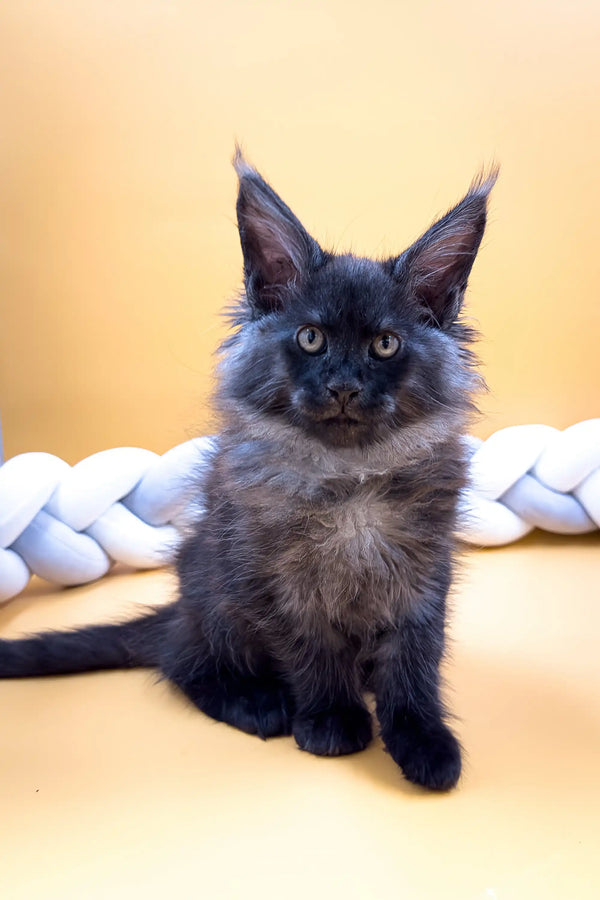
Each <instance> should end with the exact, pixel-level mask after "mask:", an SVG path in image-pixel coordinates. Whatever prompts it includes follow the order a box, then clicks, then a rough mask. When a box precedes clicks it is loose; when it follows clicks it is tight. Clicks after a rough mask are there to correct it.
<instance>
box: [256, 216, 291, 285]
mask: <svg viewBox="0 0 600 900" xmlns="http://www.w3.org/2000/svg"><path fill="white" fill-rule="evenodd" d="M245 219H246V229H247V233H248V236H249V237H251V240H252V243H253V245H254V246H255V248H256V249H257V250H258V253H259V255H260V258H261V260H262V267H263V273H262V274H263V279H264V281H265V284H273V285H284V284H287V283H288V282H289V281H293V280H294V278H296V277H297V275H298V274H299V273H300V272H301V271H302V267H303V263H304V257H305V255H306V251H305V247H304V246H303V245H302V243H301V241H300V240H299V238H298V235H297V234H296V232H295V229H294V227H293V225H289V226H288V224H287V223H286V222H285V220H284V219H282V218H275V217H274V218H270V217H268V216H266V215H265V214H264V211H263V210H261V209H258V208H257V207H256V206H254V207H253V208H251V209H250V210H248V213H247V214H246V216H245Z"/></svg>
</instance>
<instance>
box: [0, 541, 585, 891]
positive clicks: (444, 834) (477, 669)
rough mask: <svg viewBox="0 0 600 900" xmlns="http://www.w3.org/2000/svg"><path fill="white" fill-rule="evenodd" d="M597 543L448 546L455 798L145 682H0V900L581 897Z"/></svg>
mask: <svg viewBox="0 0 600 900" xmlns="http://www.w3.org/2000/svg"><path fill="white" fill-rule="evenodd" d="M599 575H600V540H599V538H598V535H593V536H589V537H587V538H581V539H572V540H563V539H558V538H552V537H542V536H535V537H531V538H528V539H526V540H525V541H522V542H520V543H519V544H517V545H514V546H512V547H509V548H505V549H502V550H493V551H490V550H487V551H478V552H472V553H469V554H468V556H467V558H466V561H465V568H464V574H463V579H462V581H461V584H460V585H459V586H458V587H457V590H456V592H455V601H454V606H455V611H454V617H453V627H452V634H453V653H452V658H451V660H449V662H448V666H447V677H448V682H449V693H450V694H451V705H452V706H453V708H454V710H455V712H456V713H457V715H458V717H459V718H458V722H457V728H458V731H459V733H460V736H461V738H462V740H463V742H464V745H465V747H466V749H467V759H466V766H465V773H464V777H463V779H462V781H461V784H460V787H459V789H458V790H457V791H455V792H453V793H451V794H448V795H444V796H435V795H429V794H426V793H423V792H422V791H420V790H417V789H415V788H413V787H411V786H409V785H407V784H406V783H405V782H404V781H403V779H402V777H401V775H400V772H399V770H397V769H396V767H395V765H394V763H393V762H392V760H391V759H390V758H389V757H388V756H387V755H385V754H384V753H383V750H382V747H381V744H380V743H379V742H376V743H375V744H374V745H373V746H372V747H371V748H369V750H367V751H366V752H364V753H362V754H359V755H356V756H352V757H346V758H343V759H331V760H327V759H317V758H315V757H311V756H309V755H307V754H304V753H301V752H300V751H298V750H297V749H296V748H295V745H294V743H293V741H292V740H291V739H288V738H281V739H276V740H271V741H268V742H262V741H259V740H258V739H256V738H253V737H249V736H246V735H244V734H242V733H239V732H237V731H235V730H234V729H232V728H230V727H228V726H225V725H220V724H216V723H214V722H212V721H211V720H209V719H207V718H206V717H204V716H203V715H202V714H200V713H198V712H196V711H195V710H194V709H192V708H191V707H190V706H189V705H188V704H187V703H186V702H185V701H184V700H183V698H182V697H181V696H179V695H178V694H176V693H175V692H174V691H172V690H171V689H170V688H169V687H168V686H167V685H166V684H164V683H162V684H156V683H155V678H154V676H153V674H152V673H151V672H149V671H137V672H126V673H121V672H114V673H101V674H90V675H84V676H74V677H65V678H50V679H45V680H31V681H14V682H2V683H0V708H1V709H2V719H3V722H2V728H1V731H0V734H1V735H2V736H1V738H0V809H1V816H0V833H1V837H0V896H1V897H2V898H5V900H25V898H26V900H33V898H35V900H40V898H42V900H54V898H56V900H58V898H61V900H71V898H77V900H99V898H102V900H105V898H106V900H108V898H110V900H120V898H128V900H131V898H134V900H135V898H138V897H139V898H145V900H146V898H159V897H160V898H164V897H170V896H177V897H178V898H188V897H189V898H197V897H202V898H210V900H212V898H218V900H221V898H223V900H225V898H227V900H230V898H232V900H233V898H254V897H257V898H258V897H260V898H264V900H270V898H275V897H280V896H282V897H286V898H287V900H296V898H303V900H307V898H317V900H320V898H327V900H337V898H342V897H343V898H346V900H354V898H357V900H358V898H361V900H362V898H371V897H373V898H384V897H390V898H391V897H393V898H400V900H413V898H414V900H422V898H427V900H429V898H436V900H437V898H445V900H489V898H497V900H537V898H540V900H541V898H543V900H597V898H598V897H600V873H599V869H600V866H599V862H598V860H599V859H600V775H599V772H600V708H599V707H600V704H599V693H598V688H599V687H600V663H599V652H598V643H599V633H600V629H599V626H600V602H599V601H600V590H599ZM172 590H173V581H172V579H171V576H170V575H169V574H168V573H166V572H155V573H145V574H139V573H138V574H120V575H116V574H115V575H113V576H111V577H109V578H107V579H104V580H103V581H101V582H99V583H97V584H94V585H91V586H88V587H83V588H77V589H73V590H68V591H62V592H55V591H51V590H49V589H48V588H47V587H46V586H44V585H43V584H41V583H38V584H33V585H32V587H31V588H30V589H29V591H28V593H27V594H26V595H24V596H23V597H22V598H20V599H18V600H16V601H13V602H12V603H9V604H7V605H6V606H5V607H4V608H2V609H1V610H0V632H1V633H2V634H3V635H6V636H8V635H10V636H13V635H16V634H19V633H21V632H23V631H30V630H35V629H37V628H43V627H56V626H61V625H67V624H72V623H75V622H85V621H93V620H99V619H107V618H111V617H114V616H115V615H117V616H118V615H120V614H122V613H124V612H126V611H129V610H131V608H132V607H133V606H139V605H141V604H146V603H154V602H157V601H159V600H163V599H166V598H168V596H169V594H170V592H171V591H172Z"/></svg>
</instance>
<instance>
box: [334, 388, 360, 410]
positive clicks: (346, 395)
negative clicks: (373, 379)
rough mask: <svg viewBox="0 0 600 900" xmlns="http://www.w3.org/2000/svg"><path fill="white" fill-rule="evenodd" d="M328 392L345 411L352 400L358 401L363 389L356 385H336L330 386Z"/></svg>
mask: <svg viewBox="0 0 600 900" xmlns="http://www.w3.org/2000/svg"><path fill="white" fill-rule="evenodd" d="M327 390H328V392H329V394H330V395H331V396H332V397H334V398H335V399H336V400H337V402H338V403H339V404H340V406H341V407H342V409H343V408H344V406H347V405H348V404H349V403H350V402H351V401H352V400H356V398H357V397H358V395H359V394H360V392H361V390H362V388H360V387H359V386H358V385H356V384H353V385H348V384H336V385H335V386H333V385H328V387H327Z"/></svg>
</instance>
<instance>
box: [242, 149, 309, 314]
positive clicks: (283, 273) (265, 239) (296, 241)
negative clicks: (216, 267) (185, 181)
mask: <svg viewBox="0 0 600 900" xmlns="http://www.w3.org/2000/svg"><path fill="white" fill-rule="evenodd" d="M233 164H234V166H235V170H236V172H237V174H238V178H239V192H238V198H237V218H238V229H239V232H240V241H241V244H242V253H243V255H244V279H245V282H246V294H247V297H248V301H249V302H250V304H251V305H252V306H253V307H254V308H255V309H257V311H258V312H261V313H266V312H271V311H272V310H274V309H280V308H282V305H283V302H284V298H285V293H286V292H285V288H286V287H287V286H288V285H292V284H301V283H302V282H303V281H304V279H305V278H306V276H307V275H308V272H309V271H310V269H311V267H313V266H316V265H318V263H319V261H320V259H321V257H322V251H321V249H320V247H319V245H318V244H317V242H316V241H315V240H313V238H311V237H310V235H309V234H308V232H307V231H306V230H305V229H304V228H303V226H302V225H301V223H300V222H299V221H298V219H297V218H296V216H295V215H294V214H293V212H292V211H291V209H289V207H288V206H286V204H285V203H284V202H283V200H281V198H280V197H278V196H277V194H276V193H275V191H274V190H273V189H272V188H271V187H270V186H269V185H268V184H267V182H266V181H265V180H264V179H263V178H262V177H261V176H260V175H259V174H258V172H257V171H256V170H255V169H253V168H252V166H250V165H249V164H248V163H247V162H246V160H245V159H244V158H243V156H242V154H241V151H240V150H239V148H238V149H237V151H236V154H235V157H234V160H233Z"/></svg>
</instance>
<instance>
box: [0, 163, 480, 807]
mask: <svg viewBox="0 0 600 900" xmlns="http://www.w3.org/2000/svg"><path fill="white" fill-rule="evenodd" d="M235 166H236V169H237V173H238V176H239V195H238V201H237V214H238V225H239V233H240V239H241V245H242V251H243V257H244V281H245V291H244V293H243V295H242V296H241V298H240V300H239V303H238V304H237V306H236V308H235V310H234V312H233V321H234V325H235V330H234V332H233V334H232V336H231V337H229V338H228V340H227V341H226V342H225V344H224V345H223V348H222V356H221V362H220V365H219V376H220V380H219V389H218V396H217V405H218V410H219V411H220V414H221V417H222V431H221V433H220V436H219V439H218V444H217V449H216V451H215V453H214V456H213V458H212V461H211V463H210V465H209V466H208V469H207V471H206V473H205V475H204V478H203V485H202V490H203V497H204V507H205V511H204V515H203V516H202V518H200V520H199V521H198V522H197V523H196V525H195V526H194V527H193V529H192V530H191V532H190V534H189V536H188V537H187V538H186V539H185V541H184V542H183V544H182V546H181V549H180V551H179V555H178V560H177V571H178V575H179V584H180V591H179V597H178V599H177V601H176V602H175V603H173V604H172V605H170V606H167V607H165V608H161V609H158V610H157V611H156V612H154V613H151V614H149V615H147V616H144V617H142V618H139V619H137V620H134V621H132V622H129V623H125V624H120V625H96V626H91V627H88V628H83V629H80V630H78V631H73V632H61V633H50V634H44V635H38V636H35V637H31V638H26V639H23V640H18V641H1V642H0V675H2V676H5V677H6V676H27V675H45V674H51V673H65V672H78V671H85V670H90V669H102V668H123V667H134V666H156V667H157V668H158V669H159V670H160V671H161V672H162V674H163V675H164V676H165V677H166V678H168V679H170V680H171V681H172V682H173V683H174V684H176V685H177V686H178V687H179V688H181V690H182V691H183V692H184V693H185V694H186V695H187V696H188V697H189V698H190V699H191V700H192V702H193V703H194V704H196V706H198V707H199V708H200V709H201V710H203V711H204V712H205V713H207V714H208V715H209V716H212V717H213V718H215V719H219V720H221V721H223V722H228V723H230V724H231V725H235V726H236V727H238V728H241V729H243V730H244V731H247V732H250V733H252V734H257V735H259V736H260V737H263V738H266V737H271V736H273V735H284V734H290V733H292V734H293V735H294V737H295V739H296V741H297V743H298V746H299V747H300V748H301V749H303V750H308V751H309V752H311V753H316V754H321V755H328V756H334V755H337V754H344V753H353V752H356V751H358V750H362V749H363V748H364V747H366V746H367V744H368V743H369V741H370V740H371V736H372V724H371V716H370V714H369V712H368V710H367V707H366V706H365V703H364V699H363V691H364V690H365V689H366V688H369V689H370V690H372V691H373V692H374V694H375V698H376V706H377V717H378V719H379V725H380V729H381V735H382V738H383V741H384V743H385V746H386V748H387V750H388V751H389V753H390V754H391V755H392V757H393V758H394V760H396V762H397V763H398V764H399V765H400V767H401V768H402V770H403V772H404V775H405V776H406V778H407V779H409V780H410V781H412V782H415V783H416V784H420V785H423V786H425V787H428V788H433V789H442V790H443V789H447V788H451V787H453V786H454V785H455V784H456V782H457V780H458V778H459V775H460V768H461V759H460V748H459V744H458V742H457V740H456V738H455V737H454V735H453V734H452V732H451V731H450V730H449V729H448V727H447V725H446V724H445V722H444V707H443V703H442V700H441V698H440V679H439V666H440V660H441V657H442V653H443V647H444V622H445V615H446V613H445V606H446V595H447V592H448V588H449V586H450V582H451V578H452V567H453V553H454V538H453V528H454V523H455V516H456V505H457V497H458V493H459V491H460V489H461V487H462V486H463V484H464V480H465V459H464V455H463V449H462V445H461V439H460V436H461V433H462V431H463V428H464V424H465V420H466V415H467V413H468V411H469V409H470V407H471V400H470V396H471V393H472V391H473V389H474V387H475V385H476V380H477V379H476V375H475V374H474V371H473V367H472V357H471V355H470V353H469V350H468V344H469V341H470V339H471V337H472V334H471V332H470V331H469V329H468V328H467V327H465V326H464V325H463V324H461V322H460V319H459V314H460V310H461V304H462V300H463V294H464V291H465V287H466V284H467V278H468V276H469V273H470V270H471V267H472V265H473V261H474V259H475V255H476V253H477V250H478V247H479V244H480V241H481V238H482V235H483V231H484V227H485V220H486V203H487V198H488V194H489V192H490V190H491V188H492V186H493V183H494V180H495V176H494V175H491V176H490V177H488V178H487V179H484V178H479V179H478V180H476V181H475V182H474V183H473V185H472V186H471V188H470V190H469V192H468V193H467V195H466V196H465V197H464V199H463V200H462V201H461V202H460V203H459V204H458V205H457V206H456V207H454V209H452V210H451V211H450V212H449V213H447V214H446V215H445V216H444V217H443V218H441V219H440V220H439V221H437V222H436V223H435V224H434V225H433V226H432V227H431V228H430V229H429V230H428V231H427V232H426V233H425V234H424V235H423V236H422V237H421V238H419V240H417V241H416V242H415V243H414V244H413V245H412V246H411V247H409V249H408V250H406V251H405V252H404V253H402V254H401V255H400V256H398V257H394V258H392V259H387V260H385V261H383V262H380V261H373V260H370V259H361V258H357V257H355V256H352V255H334V254H332V253H328V252H326V251H324V250H322V249H321V247H320V246H319V245H318V244H317V243H316V241H315V240H313V238H312V237H310V236H309V234H308V233H307V232H306V231H305V229H304V228H303V226H302V225H301V224H300V222H299V221H298V219H297V218H296V217H295V216H294V214H293V213H292V212H291V210H290V209H289V208H288V207H287V206H286V205H285V204H284V203H283V202H282V200H281V199H280V198H279V197H278V196H277V194H275V192H274V191H273V190H272V189H271V188H270V187H269V185H268V184H267V183H266V182H265V181H264V180H263V178H262V177H261V176H260V175H259V174H258V173H257V172H256V171H255V170H254V169H253V168H251V167H250V166H249V165H248V164H247V163H246V162H245V161H244V159H243V158H242V156H241V155H240V154H239V153H238V155H237V156H236V160H235Z"/></svg>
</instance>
